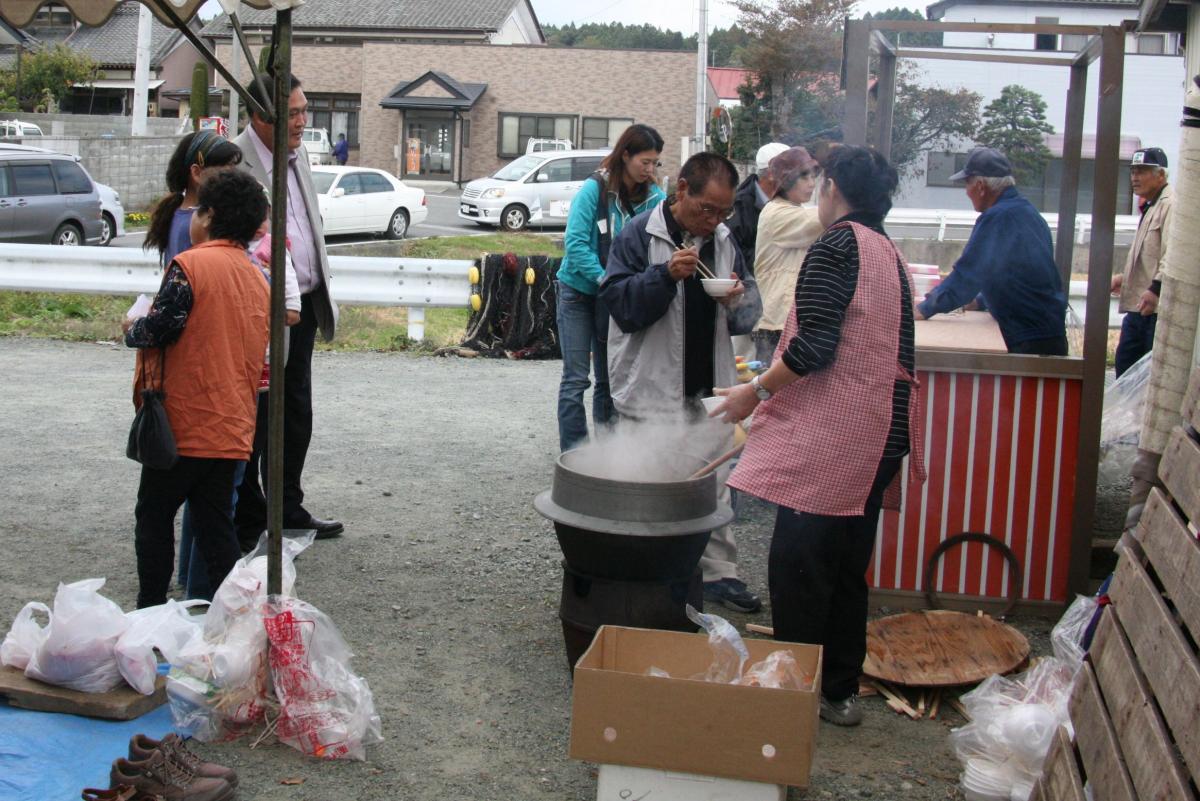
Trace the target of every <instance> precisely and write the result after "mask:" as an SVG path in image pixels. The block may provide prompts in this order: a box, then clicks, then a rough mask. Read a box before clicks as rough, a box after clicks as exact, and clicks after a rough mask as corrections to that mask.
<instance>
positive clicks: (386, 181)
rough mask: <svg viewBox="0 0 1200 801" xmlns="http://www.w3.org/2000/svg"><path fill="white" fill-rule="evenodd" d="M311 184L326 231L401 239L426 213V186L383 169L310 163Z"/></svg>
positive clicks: (427, 208) (427, 211) (329, 232)
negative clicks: (412, 183) (408, 183)
mask: <svg viewBox="0 0 1200 801" xmlns="http://www.w3.org/2000/svg"><path fill="white" fill-rule="evenodd" d="M312 176H313V185H314V186H315V187H316V189H317V205H318V206H320V208H321V220H322V221H323V223H324V225H325V233H326V234H359V233H370V234H378V233H382V234H383V235H384V236H386V237H388V238H389V239H403V238H404V235H405V234H407V233H408V229H409V226H412V225H418V224H420V223H422V222H424V221H425V218H426V217H427V216H428V215H429V207H428V206H427V205H426V201H425V190H423V189H416V188H413V187H410V186H406V185H405V184H404V182H403V181H401V180H400V179H399V178H396V177H395V176H393V175H390V174H388V173H386V172H384V171H383V170H373V169H370V168H368V167H313V168H312Z"/></svg>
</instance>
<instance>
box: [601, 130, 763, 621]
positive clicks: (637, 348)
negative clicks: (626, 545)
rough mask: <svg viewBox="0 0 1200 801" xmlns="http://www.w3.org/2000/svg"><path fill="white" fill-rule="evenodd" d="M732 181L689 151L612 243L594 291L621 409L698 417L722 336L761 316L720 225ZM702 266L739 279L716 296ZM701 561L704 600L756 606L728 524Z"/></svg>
mask: <svg viewBox="0 0 1200 801" xmlns="http://www.w3.org/2000/svg"><path fill="white" fill-rule="evenodd" d="M736 187H737V170H736V169H735V168H734V166H733V164H731V163H730V162H729V161H728V159H725V158H723V157H721V156H718V155H716V154H713V153H699V154H697V155H695V156H692V157H691V158H690V159H688V160H687V162H686V163H685V164H684V165H683V168H682V169H681V170H680V173H679V179H678V182H677V185H676V193H675V198H674V200H672V201H671V202H670V203H662V204H660V205H659V206H657V207H655V208H654V209H652V210H651V211H648V212H645V213H643V214H639V215H638V216H636V217H634V218H633V219H632V220H630V221H629V222H628V223H626V224H625V227H624V228H622V229H621V233H620V234H619V235H618V236H617V238H616V240H615V241H614V242H613V244H612V249H611V250H610V251H609V256H608V264H607V266H606V269H605V274H604V280H603V282H602V283H601V285H600V294H601V296H602V297H603V299H604V302H605V304H606V305H607V306H608V309H609V314H610V317H611V320H610V323H609V333H608V374H609V383H610V387H611V391H612V398H613V404H614V405H615V406H616V410H617V414H618V416H620V417H627V418H634V419H638V420H645V419H649V418H656V417H658V418H661V417H675V418H678V417H679V416H680V415H691V416H694V417H700V416H701V415H702V414H703V407H702V406H701V404H700V400H701V399H702V398H705V397H710V396H711V395H712V394H713V388H714V387H728V386H732V385H733V384H734V383H736V381H737V368H736V366H735V365H734V359H733V348H732V346H731V345H730V341H729V336H730V334H745V333H748V332H749V331H750V329H751V328H752V327H753V326H754V323H755V322H756V321H757V320H758V318H759V316H760V315H761V314H762V303H761V301H760V299H759V296H758V287H757V285H756V284H755V282H754V279H753V277H752V276H750V275H747V274H746V271H745V267H744V266H743V264H742V256H741V253H740V251H739V248H738V243H737V242H736V241H735V239H734V237H733V235H732V234H731V233H730V231H729V229H728V227H726V225H725V220H727V219H728V218H729V215H730V214H731V212H732V210H733V195H734V189H735V188H736ZM709 269H711V271H712V272H714V273H715V274H716V276H717V277H718V278H730V277H740V278H741V279H742V281H741V282H740V283H739V284H738V285H737V286H736V287H735V289H734V291H733V292H732V293H731V294H730V295H728V296H726V297H723V298H719V299H714V298H712V297H710V296H709V295H708V294H707V293H706V292H705V290H704V287H703V285H702V284H701V281H700V279H701V278H702V274H703V272H705V271H707V270H709ZM722 492H723V493H727V492H728V491H727V490H725V488H724V486H723V485H722ZM700 567H701V570H702V571H703V573H704V595H705V598H706V599H707V600H711V601H716V602H719V603H722V604H724V605H725V606H728V607H729V608H731V609H737V610H739V611H742V612H756V611H758V610H759V609H760V608H761V607H762V602H761V601H760V600H759V598H758V597H757V596H756V595H754V594H753V593H752V592H750V591H749V590H748V589H747V588H746V585H745V584H744V583H743V582H742V581H741V580H739V579H738V577H737V546H736V544H735V543H734V541H733V534H732V532H731V531H730V530H729V529H728V527H726V528H722V529H718V530H717V531H714V532H713V533H712V536H711V537H710V538H709V543H708V548H707V549H706V550H705V552H704V556H703V557H702V558H701V560H700Z"/></svg>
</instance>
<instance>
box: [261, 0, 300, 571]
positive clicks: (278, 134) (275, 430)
mask: <svg viewBox="0 0 1200 801" xmlns="http://www.w3.org/2000/svg"><path fill="white" fill-rule="evenodd" d="M274 42H275V64H274V68H275V130H274V134H275V135H274V137H272V138H273V140H274V141H273V144H272V146H271V161H272V164H273V167H272V172H271V264H273V265H278V266H279V267H282V266H283V263H284V259H285V258H286V256H285V248H286V246H287V204H288V99H289V97H290V95H291V91H292V90H291V77H292V12H291V10H290V9H285V10H283V11H278V12H276V16H275V32H274ZM297 201H299V202H303V201H302V200H301V199H300V198H297ZM285 292H286V289H285V285H284V271H283V270H282V269H272V270H271V389H270V394H269V396H268V417H267V464H268V465H269V473H268V476H267V537H268V541H269V545H268V551H267V594H268V595H278V594H279V593H280V592H282V591H283V390H284V387H283V380H284V376H283V349H284V342H283V338H284V321H285V320H286V318H287V309H285V308H284V293H285Z"/></svg>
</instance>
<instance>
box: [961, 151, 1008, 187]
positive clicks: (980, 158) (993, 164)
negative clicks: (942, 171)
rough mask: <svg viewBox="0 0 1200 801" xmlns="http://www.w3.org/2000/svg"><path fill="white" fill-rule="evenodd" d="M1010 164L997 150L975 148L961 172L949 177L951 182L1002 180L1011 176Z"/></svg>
mask: <svg viewBox="0 0 1200 801" xmlns="http://www.w3.org/2000/svg"><path fill="white" fill-rule="evenodd" d="M1012 174H1013V171H1012V164H1011V163H1009V161H1008V159H1007V158H1005V156H1004V154H1003V153H1001V152H1000V151H999V150H993V149H992V148H990V147H977V148H975V149H974V150H972V151H971V155H969V156H967V163H966V165H964V166H963V168H962V169H961V170H959V171H958V172H956V173H954V175H951V176H950V180H951V181H965V180H967V179H968V178H974V177H975V176H980V177H982V178H1004V177H1006V176H1009V175H1012Z"/></svg>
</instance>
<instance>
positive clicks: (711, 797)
mask: <svg viewBox="0 0 1200 801" xmlns="http://www.w3.org/2000/svg"><path fill="white" fill-rule="evenodd" d="M640 798H644V799H646V801H651V799H653V801H786V799H787V787H786V786H785V785H782V784H764V783H763V782H746V781H742V780H741V779H718V778H716V777H714V776H697V775H696V774H695V773H673V772H671V771H669V770H654V769H652V768H630V767H627V766H625V765H601V766H600V776H599V779H598V780H597V788H596V801H633V799H640Z"/></svg>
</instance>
